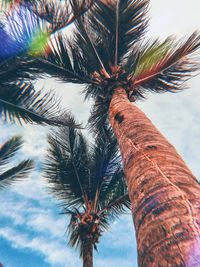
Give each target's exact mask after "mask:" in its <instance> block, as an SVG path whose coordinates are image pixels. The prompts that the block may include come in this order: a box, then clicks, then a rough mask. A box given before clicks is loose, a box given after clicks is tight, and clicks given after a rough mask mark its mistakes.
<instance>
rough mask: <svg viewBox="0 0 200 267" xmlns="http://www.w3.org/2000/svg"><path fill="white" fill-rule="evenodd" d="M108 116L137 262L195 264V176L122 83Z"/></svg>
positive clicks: (198, 220)
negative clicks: (120, 164) (120, 165)
mask: <svg viewBox="0 0 200 267" xmlns="http://www.w3.org/2000/svg"><path fill="white" fill-rule="evenodd" d="M109 118H110V122H111V125H112V127H113V130H114V132H115V134H116V137H117V139H118V143H119V146H120V151H121V154H122V158H123V164H124V171H125V175H126V179H127V185H128V190H129V196H130V199H131V204H132V214H133V219H134V224H135V230H136V238H137V248H138V264H139V266H142V267H159V266H160V267H161V266H162V267H167V266H170V267H175V266H188V267H193V266H196V267H197V266H200V239H199V238H200V187H199V184H198V182H197V180H196V178H195V177H194V176H193V175H192V173H191V171H190V170H189V169H188V167H187V166H186V164H185V162H184V161H183V160H182V158H181V157H180V156H179V155H178V153H177V151H176V150H175V148H174V147H173V146H172V145H171V144H170V143H169V142H168V141H167V140H166V139H165V138H164V137H163V135H162V134H161V133H160V132H159V131H158V130H157V129H156V127H155V126H154V125H153V124H152V122H151V121H150V120H149V119H148V118H147V117H146V115H145V114H144V113H143V112H142V111H141V110H140V109H139V108H137V107H136V106H135V105H134V104H132V103H130V102H129V100H128V99H127V95H126V93H125V91H124V89H122V88H118V89H117V90H116V91H115V93H114V95H113V97H112V100H111V103H110V109H109Z"/></svg>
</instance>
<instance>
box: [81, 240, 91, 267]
mask: <svg viewBox="0 0 200 267" xmlns="http://www.w3.org/2000/svg"><path fill="white" fill-rule="evenodd" d="M83 267H93V245H92V241H91V239H87V240H85V242H83Z"/></svg>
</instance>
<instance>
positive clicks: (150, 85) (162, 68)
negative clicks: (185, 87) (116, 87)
mask: <svg viewBox="0 0 200 267" xmlns="http://www.w3.org/2000/svg"><path fill="white" fill-rule="evenodd" d="M199 48H200V35H199V33H198V32H194V33H193V34H192V35H191V36H190V37H189V38H188V39H187V40H186V41H184V42H181V43H180V42H177V43H175V41H174V40H173V39H172V38H167V39H166V40H165V41H164V42H163V43H160V42H159V41H158V40H156V41H155V42H153V43H152V44H150V45H149V44H147V45H146V46H144V48H143V50H141V52H139V56H138V61H137V64H136V65H135V66H134V70H133V72H132V75H133V93H134V89H135V88H136V90H135V91H137V88H138V87H141V89H142V88H143V89H145V90H151V91H155V92H164V91H171V92H176V91H177V90H179V89H181V85H182V84H183V82H185V81H186V80H187V79H188V78H189V77H190V76H191V73H192V72H195V71H197V70H198V69H199V65H198V64H197V63H196V62H195V61H194V59H193V56H194V54H195V52H196V51H197V49H199Z"/></svg>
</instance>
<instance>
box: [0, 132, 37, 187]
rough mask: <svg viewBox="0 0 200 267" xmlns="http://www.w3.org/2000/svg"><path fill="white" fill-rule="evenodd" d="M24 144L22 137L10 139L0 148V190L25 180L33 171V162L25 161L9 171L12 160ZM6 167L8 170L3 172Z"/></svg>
mask: <svg viewBox="0 0 200 267" xmlns="http://www.w3.org/2000/svg"><path fill="white" fill-rule="evenodd" d="M22 144H23V142H22V139H21V137H19V136H15V137H12V138H11V139H9V140H8V141H7V142H5V143H4V144H3V145H1V147H0V166H1V174H0V190H1V189H3V188H5V187H6V186H8V185H9V184H11V183H13V182H14V181H17V180H21V179H24V178H25V176H26V175H27V174H28V173H29V172H30V171H31V170H32V169H33V161H32V160H24V161H22V162H20V163H19V164H18V165H16V166H14V167H12V168H10V169H8V167H9V166H8V165H9V163H10V160H11V159H12V158H13V157H14V156H15V154H16V153H17V152H18V151H19V149H20V148H21V146H22ZM5 167H6V169H7V170H5V171H4V172H2V171H3V170H4V168H5Z"/></svg>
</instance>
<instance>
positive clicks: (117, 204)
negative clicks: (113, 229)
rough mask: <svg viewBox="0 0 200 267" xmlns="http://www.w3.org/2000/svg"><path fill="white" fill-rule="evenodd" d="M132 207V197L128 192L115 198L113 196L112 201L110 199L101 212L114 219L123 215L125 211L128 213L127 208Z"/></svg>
mask: <svg viewBox="0 0 200 267" xmlns="http://www.w3.org/2000/svg"><path fill="white" fill-rule="evenodd" d="M130 209H131V203H130V199H129V196H128V194H125V195H122V196H120V197H116V198H114V196H113V199H112V201H110V202H109V203H108V204H107V206H106V207H105V208H104V209H103V210H102V211H101V212H100V213H102V214H104V216H109V218H110V220H111V219H112V220H113V219H116V218H117V217H119V216H120V215H122V214H123V213H126V212H127V210H130ZM105 214H106V215H105ZM102 216H103V215H102Z"/></svg>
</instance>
